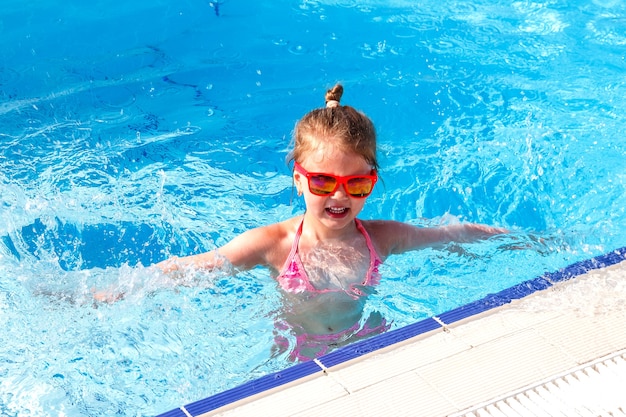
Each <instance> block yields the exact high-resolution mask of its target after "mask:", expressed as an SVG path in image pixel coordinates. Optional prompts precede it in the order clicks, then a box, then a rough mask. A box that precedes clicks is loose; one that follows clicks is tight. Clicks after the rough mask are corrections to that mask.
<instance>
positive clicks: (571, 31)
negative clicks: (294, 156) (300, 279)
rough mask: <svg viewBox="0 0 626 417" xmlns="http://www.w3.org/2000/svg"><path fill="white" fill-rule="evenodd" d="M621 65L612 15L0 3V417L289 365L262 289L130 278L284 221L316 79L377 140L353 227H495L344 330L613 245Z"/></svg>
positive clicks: (621, 147) (181, 389)
mask: <svg viewBox="0 0 626 417" xmlns="http://www.w3.org/2000/svg"><path fill="white" fill-rule="evenodd" d="M266 3H267V4H266ZM625 44H626V9H625V8H624V4H623V2H622V1H619V0H605V1H601V0H596V1H586V2H576V3H575V4H571V2H565V1H542V2H524V1H516V2H508V3H502V2H500V1H493V0H491V1H487V0H474V1H472V2H469V3H468V2H437V1H423V2H414V1H400V0H399V1H392V2H389V1H348V0H343V1H283V0H279V1H273V2H241V1H235V0H223V1H191V0H190V1H178V2H166V1H158V0H157V1H150V2H147V1H144V2H131V3H127V4H122V3H113V2H106V1H93V2H89V4H87V3H81V2H77V1H70V2H57V1H53V0H39V1H36V2H35V3H32V2H31V3H30V4H29V5H26V4H25V3H24V2H19V1H16V0H8V1H5V2H4V3H3V8H2V11H0V57H1V59H0V143H1V149H2V153H1V155H0V214H1V218H2V219H3V222H1V223H0V328H1V329H2V331H1V332H0V414H2V415H9V416H13V415H15V416H39V415H65V416H84V415H91V416H110V415H136V416H139V415H155V414H158V413H159V412H163V411H166V410H169V409H172V408H175V407H177V406H179V405H180V404H185V403H189V402H192V401H196V400H198V399H201V398H205V397H207V396H209V395H212V394H215V393H218V392H220V391H223V390H225V389H228V388H232V387H234V386H236V385H239V384H241V383H243V382H245V381H249V380H252V379H254V378H257V377H259V376H261V375H264V374H267V373H269V372H272V371H275V370H278V369H282V368H285V367H287V366H290V365H291V362H289V360H288V358H287V355H286V354H281V355H274V356H272V354H271V350H272V346H273V343H274V332H275V328H274V320H275V318H276V317H277V314H278V312H279V311H280V308H281V298H280V294H279V291H278V289H277V286H276V284H275V282H274V281H273V280H272V279H271V277H270V276H269V274H268V272H267V271H266V270H264V269H261V268H259V269H254V270H252V271H249V272H245V273H240V274H237V275H236V276H230V275H228V274H226V273H203V272H196V273H191V274H189V275H188V276H186V277H185V278H184V279H185V280H186V282H185V284H187V285H186V286H175V285H173V284H172V283H171V282H167V281H164V280H163V279H162V277H160V276H158V275H156V274H155V273H154V272H153V271H151V270H150V269H148V268H147V267H148V266H149V265H152V264H153V263H155V262H158V261H160V260H163V259H165V258H167V257H169V256H171V255H187V254H192V253H199V252H202V251H205V250H210V249H212V248H215V247H216V246H219V245H222V244H224V243H225V242H227V241H228V240H230V239H231V238H233V237H234V236H236V235H237V234H239V233H241V232H242V231H244V230H248V229H250V228H252V227H257V226H261V225H265V224H268V223H272V222H275V221H279V220H283V219H286V218H289V217H291V216H293V215H296V214H299V213H302V211H303V208H304V206H303V204H302V202H301V201H299V199H298V198H297V197H296V196H295V195H294V193H293V190H292V183H291V178H290V170H289V167H288V166H287V165H286V164H285V162H284V160H285V156H286V154H287V152H288V150H289V142H290V134H291V131H292V129H293V126H294V124H295V122H296V120H298V119H299V118H300V117H301V116H302V115H303V114H305V113H306V112H307V111H309V110H311V109H312V108H314V107H318V106H320V105H322V104H323V102H322V100H323V93H324V90H325V89H326V88H328V87H330V86H332V85H333V84H334V83H335V82H337V81H340V82H342V83H343V84H344V86H345V90H346V92H345V95H344V99H343V102H344V103H345V104H350V105H352V106H354V107H356V108H358V109H361V110H363V111H364V112H366V113H367V114H368V116H370V117H371V118H372V120H373V121H374V123H375V124H376V126H377V130H378V134H379V148H380V153H379V159H380V162H381V167H382V169H381V172H380V174H381V178H382V182H379V184H378V185H377V188H376V190H375V191H374V193H373V194H372V196H371V197H370V198H369V199H368V202H367V204H366V207H365V209H364V211H363V213H362V215H361V217H362V218H365V219H368V218H387V219H394V220H400V221H407V222H411V223H413V224H416V225H436V224H439V223H449V222H456V221H472V222H482V223H488V224H494V225H498V226H504V227H507V228H509V229H511V230H512V233H511V234H510V235H508V236H505V237H499V238H494V239H491V240H489V241H487V242H481V243H474V244H465V245H449V246H448V247H446V248H443V249H439V250H430V249H429V250H423V251H419V252H412V253H408V254H405V255H402V256H396V257H392V258H390V259H389V260H388V261H387V262H386V263H385V265H384V266H383V268H382V269H381V272H382V274H383V280H382V282H381V284H380V285H379V286H378V287H377V288H376V293H375V294H372V295H371V296H370V297H369V299H368V301H367V304H366V307H365V314H366V315H367V314H368V313H370V312H373V311H378V312H380V313H381V314H382V315H383V316H384V317H385V318H386V319H387V321H388V322H390V323H392V327H393V328H397V327H401V326H403V325H406V324H409V323H413V322H415V321H417V320H420V319H422V318H425V317H429V316H432V315H435V314H439V313H441V312H445V311H447V310H450V309H452V308H454V307H456V306H459V305H463V304H465V303H467V302H470V301H472V300H476V299H479V298H481V297H483V296H484V295H486V294H489V293H493V292H497V291H499V290H501V289H503V288H507V287H509V286H511V285H514V284H516V283H519V282H521V281H524V280H527V279H530V278H533V277H535V276H538V275H541V274H542V273H544V272H546V271H553V270H556V269H559V268H562V267H564V266H566V265H569V264H571V263H573V262H576V261H579V260H582V259H587V258H590V257H593V256H596V255H599V254H603V253H606V252H609V251H611V250H613V249H615V248H618V247H623V246H625V245H626V240H625V238H624V233H623V230H625V228H626V212H625V208H624V207H626V190H625V188H626V164H624V157H625V154H626V135H625V132H624V130H625V128H624V126H625V123H624V116H623V115H624V114H626V111H625V110H626V109H625V107H626V100H625V99H624V97H626V81H625V79H624V77H623V73H624V69H625V67H626V62H625V53H624V45H625ZM111 287H115V288H117V287H119V288H121V289H122V290H124V291H125V292H126V293H127V294H128V297H127V298H126V299H124V300H122V301H119V302H117V303H114V304H111V305H107V304H104V305H103V304H95V303H94V302H93V298H92V291H93V290H94V289H98V288H111Z"/></svg>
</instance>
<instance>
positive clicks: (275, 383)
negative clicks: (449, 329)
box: [157, 247, 626, 417]
mask: <svg viewBox="0 0 626 417" xmlns="http://www.w3.org/2000/svg"><path fill="white" fill-rule="evenodd" d="M624 260H626V247H622V248H618V249H615V250H613V251H610V252H607V253H605V254H603V255H599V256H596V257H593V258H590V259H587V260H583V261H579V262H575V263H573V264H571V265H569V266H567V267H564V268H562V269H559V270H558V271H555V272H548V273H545V274H543V275H541V276H539V277H536V278H534V279H530V280H527V281H524V282H522V283H519V284H516V285H514V286H512V287H509V288H506V289H504V290H502V291H500V292H498V293H495V294H489V295H487V296H486V297H483V298H482V299H480V300H477V301H474V302H471V303H468V304H466V305H464V306H460V307H458V308H455V309H453V310H450V311H448V312H445V313H442V314H440V315H438V316H436V317H431V318H427V319H424V320H421V321H419V322H417V323H413V324H410V325H408V326H404V327H401V328H399V329H394V330H391V331H389V332H387V333H384V334H380V335H377V336H374V337H372V338H370V339H366V340H363V341H359V342H356V343H354V344H351V345H349V346H345V347H342V348H340V349H337V350H335V351H333V352H331V353H329V354H326V355H323V356H321V357H319V358H318V359H317V360H315V361H310V362H304V363H300V364H297V365H294V366H292V367H289V368H287V369H285V370H282V371H279V372H275V373H272V374H268V375H266V376H264V377H261V378H258V379H255V380H253V381H249V382H247V383H244V384H242V385H240V386H237V387H235V388H232V389H230V390H227V391H224V392H222V393H219V394H216V395H213V396H210V397H207V398H205V399H203V400H199V401H196V402H193V403H190V404H188V405H184V406H181V407H180V408H178V409H173V410H170V411H168V412H166V413H163V414H159V415H158V416H157V417H179V416H182V417H190V416H200V415H204V414H206V413H213V412H216V411H217V410H219V409H222V408H230V407H229V406H232V405H233V404H235V403H239V402H241V401H245V400H250V401H252V397H257V396H262V395H264V394H267V393H268V392H269V391H272V390H276V389H281V388H284V387H285V386H287V385H288V384H292V383H298V382H300V381H302V380H303V379H305V378H311V377H315V376H323V375H325V370H326V368H331V367H336V366H338V365H342V364H345V363H347V362H349V361H352V360H355V359H357V358H362V357H364V356H367V355H369V354H372V353H375V352H378V351H381V350H385V349H386V348H394V347H396V346H399V345H402V344H403V343H404V342H406V341H408V340H412V339H414V338H416V337H422V336H425V335H427V334H430V333H432V332H433V331H436V330H440V329H442V328H444V327H445V326H446V325H449V324H453V323H457V322H460V321H464V320H467V319H469V318H472V317H477V316H479V315H482V314H484V313H486V312H489V311H490V310H493V309H496V308H498V307H501V306H504V305H506V304H509V303H511V302H512V301H514V300H518V299H521V298H524V297H527V296H529V295H531V294H534V293H536V292H539V291H543V290H545V289H548V288H550V287H552V286H553V285H554V284H556V283H559V282H564V281H568V280H570V279H573V278H575V277H578V276H580V275H583V274H585V273H587V272H590V271H593V270H596V269H601V268H606V267H609V266H611V265H615V264H617V263H620V262H622V261H624Z"/></svg>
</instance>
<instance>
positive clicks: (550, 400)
mask: <svg viewBox="0 0 626 417" xmlns="http://www.w3.org/2000/svg"><path fill="white" fill-rule="evenodd" d="M491 416H493V417H495V416H498V417H514V416H546V417H548V416H563V417H569V416H590V417H597V416H614V417H618V416H623V417H626V350H622V351H619V352H616V353H613V354H611V355H609V356H605V357H603V358H600V359H598V360H596V361H593V362H591V363H587V364H584V365H582V366H580V367H577V368H575V369H572V370H570V371H568V372H565V373H563V374H560V375H557V376H554V377H552V378H549V379H547V380H544V381H542V382H539V383H536V384H533V385H532V386H530V387H526V388H523V389H521V390H519V391H515V392H511V393H508V394H505V395H503V396H501V397H499V398H497V399H494V400H491V401H489V402H486V403H482V404H479V405H477V406H474V407H472V408H470V409H467V410H464V411H462V412H460V413H457V414H454V415H452V416H450V417H491Z"/></svg>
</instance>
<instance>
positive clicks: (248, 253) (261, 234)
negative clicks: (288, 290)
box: [218, 217, 301, 269]
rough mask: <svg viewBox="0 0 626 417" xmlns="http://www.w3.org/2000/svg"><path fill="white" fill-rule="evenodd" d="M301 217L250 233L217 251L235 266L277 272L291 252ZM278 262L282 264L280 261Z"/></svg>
mask: <svg viewBox="0 0 626 417" xmlns="http://www.w3.org/2000/svg"><path fill="white" fill-rule="evenodd" d="M300 219H301V217H294V218H292V219H289V220H285V221H283V222H279V223H274V224H270V225H267V226H261V227H257V228H254V229H250V230H248V231H246V232H244V233H242V234H240V235H239V236H237V237H235V238H234V239H233V240H231V241H230V242H228V243H227V244H226V245H224V246H223V247H221V248H220V249H218V251H219V252H220V253H221V254H222V255H224V256H226V257H227V258H228V259H229V260H230V261H231V262H232V263H233V264H234V265H235V266H238V267H241V268H244V269H250V268H253V267H254V266H256V265H266V266H270V267H273V268H280V266H282V262H284V259H286V257H287V255H288V253H289V250H290V249H291V243H290V242H291V241H292V240H293V237H294V236H295V233H296V231H297V227H298V224H299V221H300ZM281 258H282V260H281Z"/></svg>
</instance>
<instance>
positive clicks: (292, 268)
mask: <svg viewBox="0 0 626 417" xmlns="http://www.w3.org/2000/svg"><path fill="white" fill-rule="evenodd" d="M354 221H355V223H356V227H357V229H358V230H359V231H360V232H361V233H362V234H363V237H365V242H366V243H367V248H368V250H369V254H370V264H369V268H368V270H367V274H366V275H365V279H364V280H363V282H362V283H361V284H352V285H351V286H350V289H349V290H343V289H334V288H325V289H317V288H315V287H314V286H313V284H311V282H310V281H309V277H308V276H307V274H306V271H305V269H304V265H302V261H301V260H300V255H298V243H299V242H300V236H301V235H302V223H300V226H299V227H298V231H297V232H296V237H295V239H294V241H293V245H292V247H291V252H289V256H288V257H287V260H286V261H285V265H284V266H283V269H282V271H281V273H280V274H279V275H278V277H277V278H276V279H277V280H278V283H279V284H280V286H281V288H282V289H283V290H285V291H287V292H290V293H296V294H297V293H305V292H308V293H313V294H323V293H329V292H339V291H345V292H346V293H347V294H349V295H350V296H352V297H353V298H355V299H357V298H360V297H361V296H363V295H365V294H364V293H363V291H361V289H359V287H361V286H364V285H367V286H372V285H376V284H378V283H379V281H380V274H379V272H378V267H379V266H380V265H381V264H382V263H383V262H382V260H381V259H380V256H378V253H376V250H375V249H374V246H373V245H372V240H371V239H370V236H369V234H368V233H367V231H366V230H365V227H363V224H361V222H360V221H359V220H358V219H354ZM276 327H277V329H279V330H281V331H285V330H287V329H291V330H292V332H293V333H292V334H293V335H294V336H295V346H292V347H291V351H290V352H289V359H290V360H292V361H305V360H310V359H313V358H316V357H318V356H321V355H323V354H326V353H328V352H329V351H330V350H332V349H335V348H337V347H340V346H343V345H345V344H347V343H351V342H354V341H356V340H360V339H364V338H366V337H369V336H372V335H375V334H379V333H383V332H385V331H387V330H389V328H390V327H391V325H390V324H389V323H387V321H386V320H385V319H384V318H382V317H380V314H379V313H376V312H375V313H372V315H370V317H369V318H368V319H367V320H366V321H365V323H363V324H361V323H360V322H357V323H355V324H354V325H353V326H352V327H350V328H349V329H345V330H342V331H340V332H337V333H331V334H312V333H306V332H299V331H297V330H296V329H297V326H296V328H292V326H290V325H289V324H288V323H286V322H284V321H279V322H277V323H276ZM274 340H275V343H276V346H277V347H278V349H279V350H280V351H282V352H284V351H286V350H288V349H290V344H289V340H288V339H287V337H285V336H283V335H280V334H277V335H276V336H275V339H274Z"/></svg>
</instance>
